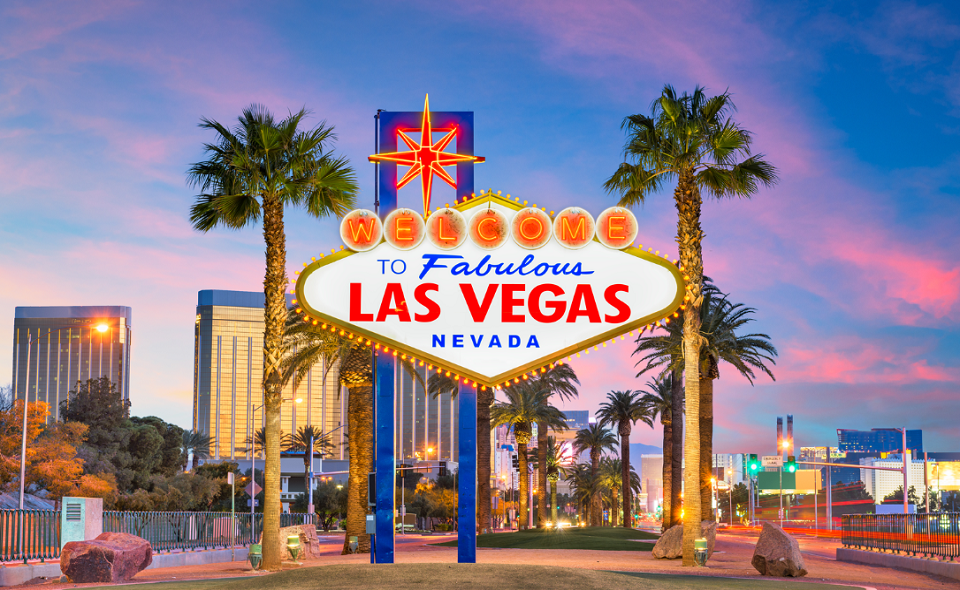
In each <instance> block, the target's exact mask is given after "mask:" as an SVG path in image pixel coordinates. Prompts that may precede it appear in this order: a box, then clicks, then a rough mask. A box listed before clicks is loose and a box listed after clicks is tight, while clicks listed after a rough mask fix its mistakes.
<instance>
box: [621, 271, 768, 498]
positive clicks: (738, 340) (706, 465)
mask: <svg viewBox="0 0 960 590" xmlns="http://www.w3.org/2000/svg"><path fill="white" fill-rule="evenodd" d="M705 285H706V288H705V289H704V300H703V306H702V307H701V308H700V316H701V322H700V323H701V347H700V369H701V371H700V384H699V385H700V390H701V395H702V400H701V404H700V415H699V425H700V448H701V452H702V455H701V459H700V464H699V465H700V467H699V472H700V484H699V490H700V494H699V495H700V500H701V502H708V501H710V497H711V494H712V483H711V481H710V480H711V477H712V476H713V454H712V453H713V381H714V380H715V379H718V378H719V377H720V361H725V362H727V363H729V364H731V365H733V367H734V368H735V369H737V371H738V372H739V373H740V374H741V375H743V376H744V377H746V378H747V380H748V381H749V382H750V383H751V384H753V381H754V379H755V378H756V376H757V374H756V371H759V372H762V373H764V374H766V375H767V376H769V377H770V378H771V379H775V378H774V375H773V372H772V371H771V369H770V367H769V366H768V364H770V365H775V364H776V360H775V357H776V356H777V349H776V348H775V347H774V346H773V344H771V343H770V337H769V336H768V335H767V334H745V335H739V334H737V331H738V330H741V329H742V328H743V327H744V326H745V325H747V324H749V323H750V322H752V321H754V318H753V317H752V316H753V314H754V312H755V311H756V310H755V309H754V308H752V307H746V306H744V305H743V304H741V303H732V302H730V301H729V299H728V298H727V296H726V295H724V294H723V293H722V292H720V290H719V289H717V288H716V287H715V286H713V285H712V283H710V282H709V279H707V282H706V283H705ZM682 346H683V337H682V335H681V334H680V333H679V330H676V329H672V330H668V331H667V333H666V334H665V335H659V336H651V337H649V338H647V339H646V340H645V341H644V342H642V343H641V344H640V345H639V346H638V347H637V351H638V352H639V351H643V352H646V353H647V354H646V356H644V357H643V358H642V359H641V361H644V360H645V361H647V366H648V367H655V366H658V365H662V364H665V363H675V362H676V360H675V359H676V356H677V353H678V352H679V351H680V350H681V349H682ZM672 368H676V367H675V366H672V367H668V368H667V370H670V369H672ZM755 370H756V371H755ZM707 505H708V506H709V505H710V504H707ZM705 513H706V514H705V516H706V515H709V514H710V512H707V511H705Z"/></svg>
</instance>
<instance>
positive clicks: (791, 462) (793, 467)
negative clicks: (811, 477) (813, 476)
mask: <svg viewBox="0 0 960 590" xmlns="http://www.w3.org/2000/svg"><path fill="white" fill-rule="evenodd" d="M783 469H784V471H786V472H787V473H795V472H796V471H797V460H796V459H795V458H794V456H793V455H788V456H787V462H786V463H785V464H784V466H783Z"/></svg>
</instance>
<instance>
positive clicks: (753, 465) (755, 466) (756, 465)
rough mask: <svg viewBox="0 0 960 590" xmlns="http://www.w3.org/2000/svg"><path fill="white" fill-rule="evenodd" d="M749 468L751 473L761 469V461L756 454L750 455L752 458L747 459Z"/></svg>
mask: <svg viewBox="0 0 960 590" xmlns="http://www.w3.org/2000/svg"><path fill="white" fill-rule="evenodd" d="M747 470H748V471H750V475H753V474H754V473H757V472H758V471H760V461H759V460H758V459H757V456H756V455H750V459H749V460H748V461H747Z"/></svg>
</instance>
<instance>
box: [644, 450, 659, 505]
mask: <svg viewBox="0 0 960 590" xmlns="http://www.w3.org/2000/svg"><path fill="white" fill-rule="evenodd" d="M640 487H641V488H642V489H643V491H644V492H646V495H647V501H646V504H645V506H644V510H645V511H646V512H650V513H653V512H656V511H657V506H661V505H662V504H663V455H640Z"/></svg>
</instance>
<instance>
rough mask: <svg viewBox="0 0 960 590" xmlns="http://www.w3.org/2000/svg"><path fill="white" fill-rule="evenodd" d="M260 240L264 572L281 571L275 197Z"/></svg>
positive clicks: (283, 313)
mask: <svg viewBox="0 0 960 590" xmlns="http://www.w3.org/2000/svg"><path fill="white" fill-rule="evenodd" d="M263 239H264V242H265V243H266V247H267V254H266V257H267V270H266V275H265V276H264V279H263V293H264V297H265V300H266V301H265V305H264V310H263V313H264V318H263V319H264V333H263V393H264V400H263V401H264V411H263V413H264V416H265V418H266V439H267V440H266V449H265V451H266V452H265V459H264V469H263V540H262V546H263V561H262V563H261V566H260V567H261V568H262V569H264V570H267V571H273V570H279V569H280V559H281V555H280V550H279V535H280V405H281V404H282V403H283V400H282V399H281V390H282V387H283V383H282V380H281V371H280V369H281V368H280V361H281V356H282V350H281V347H282V345H283V325H284V322H285V321H286V318H287V305H286V299H285V298H284V287H286V283H287V269H286V265H287V252H286V238H285V236H284V231H283V204H282V203H281V202H280V199H279V198H278V197H277V196H276V195H264V196H263Z"/></svg>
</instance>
